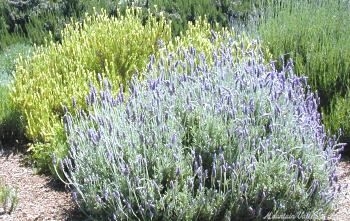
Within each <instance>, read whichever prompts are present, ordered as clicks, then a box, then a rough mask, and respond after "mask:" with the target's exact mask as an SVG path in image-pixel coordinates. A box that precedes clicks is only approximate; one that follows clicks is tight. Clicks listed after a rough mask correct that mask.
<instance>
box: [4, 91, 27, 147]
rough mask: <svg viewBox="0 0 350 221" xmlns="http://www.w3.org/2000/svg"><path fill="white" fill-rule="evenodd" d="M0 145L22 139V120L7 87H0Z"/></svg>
mask: <svg viewBox="0 0 350 221" xmlns="http://www.w3.org/2000/svg"><path fill="white" fill-rule="evenodd" d="M0 97H1V100H0V143H13V141H14V140H23V139H24V127H23V123H24V122H23V119H22V117H21V114H20V113H19V111H18V110H16V109H15V107H14V105H13V104H12V102H11V99H10V93H9V89H8V87H7V86H3V85H0Z"/></svg>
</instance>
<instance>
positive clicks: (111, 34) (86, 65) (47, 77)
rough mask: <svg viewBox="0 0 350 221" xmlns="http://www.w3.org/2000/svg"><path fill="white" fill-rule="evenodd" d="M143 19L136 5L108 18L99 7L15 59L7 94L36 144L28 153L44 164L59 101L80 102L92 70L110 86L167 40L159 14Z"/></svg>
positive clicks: (58, 128)
mask: <svg viewBox="0 0 350 221" xmlns="http://www.w3.org/2000/svg"><path fill="white" fill-rule="evenodd" d="M143 19H144V18H143V17H141V11H140V9H137V8H132V9H128V10H126V13H125V14H124V15H121V14H120V13H119V14H118V15H117V16H116V17H113V18H110V17H108V16H107V14H106V13H105V12H103V13H101V14H95V15H92V16H89V15H87V16H86V17H85V19H84V21H83V22H82V23H72V24H70V25H67V27H66V28H65V30H64V31H63V33H62V36H63V40H62V42H61V44H59V43H54V42H53V41H51V42H48V43H47V44H46V45H45V46H41V47H37V48H36V50H35V52H34V54H33V56H32V57H31V58H29V59H24V58H22V59H20V60H19V64H18V65H17V67H16V75H15V79H16V81H15V83H14V85H13V91H12V99H13V102H14V103H15V104H16V106H17V108H18V109H19V110H20V111H21V112H22V114H23V115H24V116H25V119H26V122H27V126H26V136H27V138H29V139H30V140H32V141H33V143H35V144H36V145H34V147H33V148H32V150H33V153H34V158H38V159H37V160H39V161H40V160H42V159H44V161H45V162H44V164H45V163H48V162H47V160H49V159H50V158H49V155H50V152H52V151H54V150H55V148H56V147H54V146H52V143H54V140H55V139H56V138H57V136H58V137H62V133H63V126H62V123H61V117H62V114H63V111H62V105H67V106H68V108H69V107H71V105H72V104H71V103H72V102H71V101H72V97H73V95H74V97H75V99H76V101H77V103H78V104H83V103H84V96H85V94H86V92H87V91H88V89H89V86H88V84H89V82H92V83H94V82H95V81H96V80H97V79H96V76H97V73H101V74H102V75H103V76H107V77H108V78H109V79H111V81H112V82H114V84H115V85H119V84H121V83H123V84H125V83H126V82H127V81H128V79H130V77H131V75H132V74H133V73H134V72H135V71H136V70H137V69H140V68H142V67H143V66H144V65H145V64H146V63H147V62H148V58H149V56H150V54H152V53H155V52H156V51H157V41H158V40H159V39H162V40H163V41H165V42H168V41H169V40H170V38H171V30H170V26H169V23H168V22H167V21H165V19H164V18H163V17H162V16H157V17H155V16H153V15H151V14H149V16H148V19H147V21H146V22H145V24H143ZM42 144H44V145H42ZM43 152H46V153H43Z"/></svg>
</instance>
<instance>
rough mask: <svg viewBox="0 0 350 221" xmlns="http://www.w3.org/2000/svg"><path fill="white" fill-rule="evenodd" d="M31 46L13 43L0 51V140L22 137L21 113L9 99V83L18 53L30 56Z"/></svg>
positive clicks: (20, 138)
mask: <svg viewBox="0 0 350 221" xmlns="http://www.w3.org/2000/svg"><path fill="white" fill-rule="evenodd" d="M30 53H31V47H30V46H28V45H25V44H14V45H12V46H9V47H7V48H6V49H5V50H4V51H3V52H1V53H0V98H1V100H0V141H2V142H13V141H14V140H15V139H17V140H22V139H23V138H24V128H23V121H22V117H21V114H20V113H19V111H18V110H16V108H15V107H14V105H13V103H12V101H11V99H10V91H9V84H10V82H11V81H13V75H12V72H13V71H14V69H15V64H16V62H15V61H16V59H17V57H18V56H19V55H22V56H24V57H28V56H30Z"/></svg>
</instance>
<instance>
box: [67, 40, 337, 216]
mask: <svg viewBox="0 0 350 221" xmlns="http://www.w3.org/2000/svg"><path fill="white" fill-rule="evenodd" d="M234 45H235V44H234V40H232V39H231V40H230V41H227V43H226V44H223V45H222V46H221V47H219V48H217V50H215V51H214V53H213V57H212V59H213V61H214V64H213V65H208V64H207V62H206V60H207V58H206V57H205V56H204V55H203V54H202V53H198V52H197V51H196V50H195V49H194V48H193V47H190V48H189V49H188V50H178V51H177V52H176V53H177V55H174V54H172V53H170V54H169V55H168V56H165V57H163V58H161V61H160V62H155V63H154V60H153V59H152V60H151V63H150V64H149V66H148V71H147V73H146V76H147V79H146V80H145V81H142V82H140V81H137V79H136V78H134V79H133V81H132V82H131V85H130V89H129V93H128V94H129V96H126V94H125V93H124V92H123V90H120V91H119V93H118V94H116V95H114V94H113V93H112V92H111V91H113V90H112V88H113V86H112V85H111V84H110V83H109V81H107V80H106V79H104V80H102V78H101V84H103V85H104V87H103V88H104V89H103V90H101V91H98V90H97V89H96V88H95V87H94V86H91V87H90V92H89V94H88V96H87V99H86V100H87V105H89V106H91V107H92V108H91V109H90V110H91V111H90V112H88V113H86V112H84V111H82V110H79V109H77V110H76V111H77V112H78V113H79V114H78V115H77V116H76V117H72V116H74V113H72V112H68V111H67V112H66V113H65V117H64V122H65V129H66V132H67V135H68V144H69V148H70V150H69V156H68V157H67V158H65V159H64V160H62V161H60V165H61V169H62V170H63V171H64V175H65V179H66V180H67V181H68V183H67V184H69V185H70V186H71V188H72V195H73V198H74V200H75V201H76V203H77V204H78V205H79V207H80V209H81V210H82V211H84V212H85V213H86V214H87V215H88V216H90V217H91V218H94V219H98V220H107V219H109V220H128V219H135V220H136V219H141V220H224V219H226V220H251V219H262V218H263V217H264V216H265V215H267V214H268V213H270V214H277V215H278V214H300V213H305V214H309V215H311V216H313V217H317V216H318V217H320V216H323V215H325V214H329V213H330V211H331V209H332V200H333V199H334V197H335V196H336V193H337V191H338V190H339V189H340V185H339V184H337V176H336V174H335V170H336V165H337V162H338V160H339V154H338V149H337V147H339V146H341V145H340V144H337V143H336V141H335V140H334V139H333V138H328V137H327V136H326V134H325V132H324V127H323V125H322V124H321V121H320V114H319V113H318V112H317V105H318V99H317V97H316V96H315V94H313V93H312V92H310V90H309V89H308V87H307V84H306V80H305V78H303V77H297V76H295V75H294V73H293V71H292V68H293V67H292V65H291V63H288V65H287V66H286V67H285V68H284V69H283V70H282V71H280V72H279V71H276V69H275V68H274V67H273V66H271V65H266V64H264V63H263V59H262V57H261V55H260V54H258V53H254V52H252V51H250V50H248V51H247V50H244V48H243V47H242V48H240V49H241V50H238V51H240V56H241V57H244V58H246V59H242V60H240V62H235V61H236V60H235V56H234V53H232V50H233V48H234ZM174 57H180V58H183V59H174Z"/></svg>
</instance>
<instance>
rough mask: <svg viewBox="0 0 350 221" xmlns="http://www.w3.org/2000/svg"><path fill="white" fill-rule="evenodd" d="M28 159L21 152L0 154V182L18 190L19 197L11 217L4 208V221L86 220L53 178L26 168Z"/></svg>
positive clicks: (1, 214)
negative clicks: (25, 161)
mask: <svg viewBox="0 0 350 221" xmlns="http://www.w3.org/2000/svg"><path fill="white" fill-rule="evenodd" d="M0 145H1V144H0ZM0 151H1V150H0ZM24 158H25V153H23V152H21V151H17V150H5V151H1V153H0V179H2V180H3V181H4V183H6V184H7V185H9V186H10V187H13V188H17V196H18V198H19V201H18V204H17V207H16V208H15V210H14V211H13V212H12V213H11V214H7V213H4V211H3V209H2V208H0V220H6V221H44V220H45V221H46V220H57V221H58V220H60V221H61V220H62V221H64V220H65V221H78V220H84V218H83V216H82V215H81V214H80V213H79V211H78V209H77V208H76V206H75V205H74V204H73V202H72V200H71V197H70V194H69V192H68V190H67V189H65V187H64V186H63V185H62V184H61V183H60V182H59V181H57V180H54V179H53V178H51V177H49V176H45V175H38V174H35V173H34V170H33V169H32V168H31V167H30V166H26V165H25V163H24Z"/></svg>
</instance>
